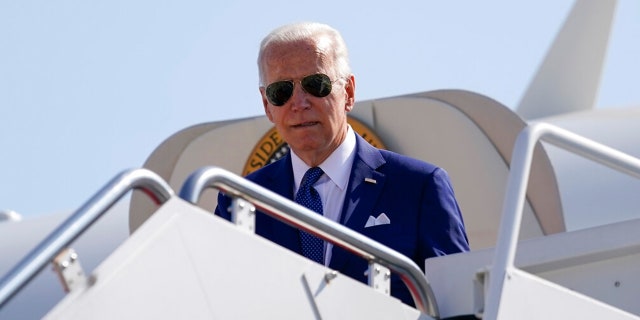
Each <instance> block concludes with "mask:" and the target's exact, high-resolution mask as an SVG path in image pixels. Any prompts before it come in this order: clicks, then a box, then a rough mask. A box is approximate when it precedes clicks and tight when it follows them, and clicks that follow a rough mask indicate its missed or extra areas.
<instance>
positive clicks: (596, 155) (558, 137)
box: [484, 123, 640, 319]
mask: <svg viewBox="0 0 640 320" xmlns="http://www.w3.org/2000/svg"><path fill="white" fill-rule="evenodd" d="M541 139H542V140H544V141H545V142H548V143H551V144H553V145H555V146H557V147H560V148H562V149H565V150H567V151H570V152H572V153H575V154H577V155H580V156H582V157H585V158H587V159H590V160H593V161H595V162H598V163H600V164H603V165H605V166H607V167H609V168H612V169H614V170H617V171H620V172H622V173H626V174H628V175H631V176H634V177H636V178H640V159H638V158H635V157H633V156H630V155H628V154H626V153H623V152H620V151H618V150H615V149H613V148H610V147H607V146H605V145H603V144H600V143H597V142H595V141H593V140H590V139H587V138H585V137H582V136H580V135H577V134H575V133H572V132H570V131H567V130H564V129H561V128H558V127H556V126H553V125H550V124H547V123H536V124H531V125H529V126H528V127H526V128H525V129H524V130H523V131H522V132H521V133H520V134H519V135H518V138H517V139H516V143H515V147H514V149H513V154H512V160H511V170H510V172H509V180H508V182H507V192H506V195H505V200H504V204H503V210H502V219H501V221H500V231H499V233H498V242H497V244H496V249H495V252H496V256H495V258H494V261H493V267H492V268H491V271H490V272H491V275H490V277H489V290H488V293H487V300H486V301H487V305H486V309H485V312H484V319H496V318H497V315H498V310H499V308H500V297H501V295H502V290H503V287H504V279H505V277H506V276H507V272H508V270H509V269H512V268H514V258H515V254H516V246H517V241H518V236H519V234H520V224H521V221H522V212H523V209H524V201H525V194H526V191H527V184H528V182H529V173H530V169H531V162H532V157H533V152H534V149H535V146H536V143H537V142H538V141H539V140H541Z"/></svg>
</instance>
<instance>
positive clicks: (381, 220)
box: [364, 213, 391, 228]
mask: <svg viewBox="0 0 640 320" xmlns="http://www.w3.org/2000/svg"><path fill="white" fill-rule="evenodd" d="M390 223H391V220H389V217H387V215H386V214H384V213H381V214H380V215H379V216H378V217H377V218H374V217H373V216H369V219H368V220H367V223H366V224H365V225H364V227H365V228H369V227H374V226H379V225H383V224H390Z"/></svg>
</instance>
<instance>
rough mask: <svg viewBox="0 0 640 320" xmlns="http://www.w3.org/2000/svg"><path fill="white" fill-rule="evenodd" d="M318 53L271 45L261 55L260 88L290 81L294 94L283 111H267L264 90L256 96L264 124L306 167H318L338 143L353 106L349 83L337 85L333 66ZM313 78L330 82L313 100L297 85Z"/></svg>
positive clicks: (306, 44)
mask: <svg viewBox="0 0 640 320" xmlns="http://www.w3.org/2000/svg"><path fill="white" fill-rule="evenodd" d="M322 47H323V46H322V45H320V48H317V47H316V44H315V43H314V42H312V41H299V42H294V43H289V44H284V45H274V46H272V47H271V48H269V49H268V51H266V52H265V55H264V59H263V61H262V63H263V66H264V78H265V86H268V85H269V84H271V83H273V82H276V81H281V80H294V88H293V94H292V96H291V98H289V100H287V101H286V103H285V104H284V105H282V106H274V105H272V104H271V103H270V102H269V100H268V99H267V97H266V95H265V89H264V88H261V89H260V92H261V94H262V102H263V104H264V109H265V113H266V115H267V117H268V118H269V120H270V121H271V122H273V123H274V125H275V126H276V129H277V130H278V132H279V133H280V135H282V137H283V139H284V140H285V141H286V142H287V143H288V144H289V146H290V147H291V149H292V150H293V151H294V152H295V153H296V154H297V155H298V156H300V157H301V158H302V159H303V160H305V162H307V164H309V165H318V164H320V163H321V162H322V161H324V159H326V158H327V157H328V156H329V155H330V154H331V152H333V150H335V149H336V148H337V147H338V146H339V145H340V143H342V141H343V140H344V137H345V135H346V132H347V112H349V111H351V108H352V107H353V103H354V86H355V83H354V78H353V77H352V76H351V77H350V78H347V79H345V80H338V81H336V80H337V78H336V77H337V76H338V75H337V72H336V68H335V67H334V61H332V58H331V57H330V56H329V55H328V54H327V52H326V50H325V49H323V48H322ZM325 47H326V45H325ZM316 73H324V74H326V75H328V76H329V78H331V81H332V82H333V86H332V90H331V93H330V94H329V95H328V96H326V97H321V98H319V97H315V96H313V95H311V94H309V93H307V92H305V91H304V89H303V88H302V86H301V85H300V79H302V78H304V77H306V76H308V75H312V74H316ZM309 161H311V162H314V163H308V162H309Z"/></svg>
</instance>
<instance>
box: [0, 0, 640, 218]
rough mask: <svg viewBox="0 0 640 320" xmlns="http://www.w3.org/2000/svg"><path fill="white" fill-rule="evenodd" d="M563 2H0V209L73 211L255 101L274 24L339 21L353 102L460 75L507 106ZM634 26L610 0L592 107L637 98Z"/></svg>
mask: <svg viewBox="0 0 640 320" xmlns="http://www.w3.org/2000/svg"><path fill="white" fill-rule="evenodd" d="M227 2H228V3H227ZM573 3H574V2H573V1H570V0H544V1H526V2H521V1H507V0H503V1H494V0H491V1H435V0H428V1H404V0H397V1H393V2H389V1H385V2H376V1H371V2H360V1H358V2H354V3H349V2H348V1H338V0H335V1H334V0H328V1H322V2H320V3H318V2H302V1H301V2H291V1H280V0H274V1H235V2H231V1H204V0H203V1H198V0H187V1H173V2H170V1H147V0H142V1H122V0H120V1H118V0H113V1H70V0H67V1H65V0H62V1H55V2H52V1H29V0H26V1H2V2H0V48H1V49H0V155H1V157H0V159H1V160H0V209H10V210H15V211H17V212H18V213H20V214H22V215H23V216H26V217H28V216H33V215H39V214H46V213H54V212H59V211H66V210H75V209H77V208H78V207H79V206H80V205H82V204H83V203H84V202H85V201H86V200H87V199H88V198H89V197H90V196H91V195H93V194H94V193H95V192H96V191H98V190H99V189H100V188H101V187H102V186H103V185H105V184H106V183H107V182H108V181H109V180H110V179H111V178H112V177H113V176H115V175H116V174H117V173H119V172H121V171H122V170H124V169H127V168H134V167H140V166H142V164H143V163H144V161H145V160H146V158H147V157H148V156H149V154H150V153H151V152H152V151H153V150H154V149H155V148H156V147H157V146H158V145H159V144H160V143H161V142H162V141H163V140H164V139H166V138H168V137H169V136H170V135H172V134H173V133H175V132H177V131H179V130H181V129H183V128H186V127H189V126H191V125H195V124H198V123H203V122H209V121H218V120H226V119H232V118H239V117H250V116H256V115H261V114H262V106H261V102H260V97H259V94H258V89H257V72H256V64H255V59H256V54H257V47H258V44H259V42H260V40H261V39H262V37H263V36H264V35H265V34H266V33H268V32H269V31H271V30H272V29H273V28H275V27H277V26H279V25H281V24H284V23H288V22H294V21H305V20H312V21H320V22H325V23H328V24H330V25H332V26H334V27H336V28H337V29H338V30H340V31H341V32H342V33H343V36H344V38H345V40H346V41H347V44H348V46H349V49H350V55H351V63H352V68H353V71H354V73H355V74H356V80H357V91H356V98H357V99H358V100H369V99H375V98H382V97H388V96H395V95H402V94H408V93H416V92H422V91H429V90H436V89H445V88H456V89H466V90H470V91H475V92H478V93H482V94H484V95H487V96H490V97H492V98H494V99H496V100H498V101H500V102H502V103H503V104H505V105H507V106H509V107H512V108H514V107H515V106H516V105H517V104H518V102H519V99H520V97H521V95H522V94H523V93H524V91H525V89H526V87H527V85H528V83H529V81H530V80H531V78H532V77H533V75H534V73H535V71H536V69H537V67H538V65H539V64H540V63H541V61H542V59H543V58H544V54H545V52H546V50H547V49H548V47H549V46H550V45H551V42H552V41H553V38H554V36H555V35H556V33H557V32H558V30H559V28H560V27H561V25H562V23H563V21H564V19H565V18H566V15H567V14H568V12H569V10H570V9H571V7H572V5H573ZM637 39H640V1H637V0H620V1H619V2H618V6H617V10H616V18H615V20H614V25H613V29H612V36H611V38H610V47H609V51H608V57H607V62H606V65H605V70H604V75H603V79H602V86H601V89H600V92H599V98H598V106H600V107H616V106H619V107H624V106H631V105H638V104H639V103H640V90H638V83H640V80H639V79H638V75H639V74H640V63H639V62H638V57H640V42H639V41H638V40H637Z"/></svg>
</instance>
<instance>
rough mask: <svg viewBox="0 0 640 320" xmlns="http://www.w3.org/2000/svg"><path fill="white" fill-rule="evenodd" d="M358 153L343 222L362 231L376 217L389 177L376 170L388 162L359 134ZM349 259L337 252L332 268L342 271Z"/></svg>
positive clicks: (344, 208) (340, 251) (346, 198)
mask: <svg viewBox="0 0 640 320" xmlns="http://www.w3.org/2000/svg"><path fill="white" fill-rule="evenodd" d="M356 152H357V153H356V157H355V159H354V161H353V166H352V167H351V177H350V179H349V186H348V189H347V195H346V197H345V199H344V205H343V208H342V215H341V218H340V220H341V221H340V223H341V224H343V225H345V226H347V227H348V228H350V229H352V230H354V231H358V232H360V231H361V230H362V229H364V225H365V223H366V222H367V219H368V218H369V216H370V215H371V214H373V212H372V210H373V207H374V206H375V204H376V201H377V199H378V198H379V196H380V193H381V192H382V189H383V187H384V183H385V180H386V177H385V175H384V174H383V173H381V172H378V171H377V170H376V169H378V168H379V167H380V166H381V165H383V164H384V163H385V161H384V159H383V158H382V155H381V154H380V151H379V150H378V149H376V148H374V147H373V146H371V145H370V144H369V143H367V142H366V141H365V140H364V139H362V138H361V137H360V136H359V135H356ZM365 179H366V180H365ZM349 256H352V255H349V254H347V253H346V251H344V250H334V251H333V255H332V257H331V263H330V266H331V267H332V268H334V269H340V266H342V265H343V264H344V263H345V262H346V261H347V259H348V257H349Z"/></svg>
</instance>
